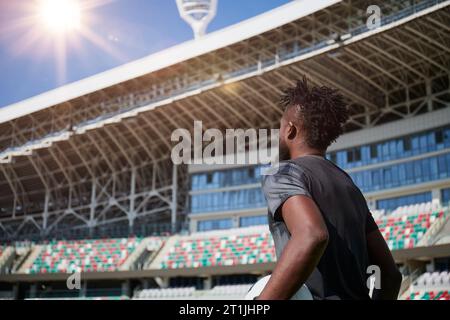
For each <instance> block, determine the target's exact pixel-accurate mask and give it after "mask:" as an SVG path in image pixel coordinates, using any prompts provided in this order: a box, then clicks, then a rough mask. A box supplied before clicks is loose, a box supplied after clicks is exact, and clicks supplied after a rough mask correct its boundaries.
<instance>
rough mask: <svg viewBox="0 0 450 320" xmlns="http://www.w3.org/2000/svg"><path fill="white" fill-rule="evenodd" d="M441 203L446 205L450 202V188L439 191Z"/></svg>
mask: <svg viewBox="0 0 450 320" xmlns="http://www.w3.org/2000/svg"><path fill="white" fill-rule="evenodd" d="M441 199H442V204H443V205H444V206H448V205H449V204H450V188H447V189H443V190H442V191H441Z"/></svg>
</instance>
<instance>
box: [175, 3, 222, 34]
mask: <svg viewBox="0 0 450 320" xmlns="http://www.w3.org/2000/svg"><path fill="white" fill-rule="evenodd" d="M176 1H177V6H178V11H179V12H180V16H181V18H182V19H183V20H184V21H186V22H187V23H188V24H189V25H190V26H191V27H192V30H193V31H194V37H195V39H198V38H200V37H202V36H204V35H205V33H206V28H207V27H208V24H209V23H210V22H211V21H212V19H213V18H214V17H215V16H216V13H217V2H218V0H176Z"/></svg>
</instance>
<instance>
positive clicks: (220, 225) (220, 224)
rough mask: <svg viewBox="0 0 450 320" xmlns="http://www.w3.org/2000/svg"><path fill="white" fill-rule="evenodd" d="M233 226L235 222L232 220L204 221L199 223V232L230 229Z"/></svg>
mask: <svg viewBox="0 0 450 320" xmlns="http://www.w3.org/2000/svg"><path fill="white" fill-rule="evenodd" d="M232 226H233V221H232V220H231V219H215V220H203V221H199V222H198V224H197V231H209V230H221V229H230V228H232Z"/></svg>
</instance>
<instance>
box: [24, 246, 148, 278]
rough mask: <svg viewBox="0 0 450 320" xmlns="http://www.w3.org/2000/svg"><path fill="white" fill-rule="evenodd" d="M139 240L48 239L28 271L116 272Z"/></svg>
mask: <svg viewBox="0 0 450 320" xmlns="http://www.w3.org/2000/svg"><path fill="white" fill-rule="evenodd" d="M141 240H142V239H141V238H122V239H101V240H77V241H64V240H61V241H51V242H49V243H47V244H46V245H45V246H44V247H43V249H42V251H41V253H40V254H39V256H38V257H37V258H36V259H35V260H34V261H33V264H32V265H31V267H30V268H29V270H28V273H55V272H62V273H66V272H75V271H82V272H96V271H116V270H117V269H118V268H119V267H120V265H122V264H123V263H124V262H125V260H126V259H127V257H128V256H129V255H130V254H131V252H132V251H133V250H134V249H135V248H136V247H137V246H138V245H139V243H140V242H141Z"/></svg>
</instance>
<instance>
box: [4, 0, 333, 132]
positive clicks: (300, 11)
mask: <svg viewBox="0 0 450 320" xmlns="http://www.w3.org/2000/svg"><path fill="white" fill-rule="evenodd" d="M338 2H341V0H315V1H308V3H307V4H306V1H305V0H300V1H292V2H290V3H287V4H285V5H283V6H281V7H278V8H275V9H273V10H271V11H268V12H266V13H263V14H261V15H258V16H256V17H253V18H251V19H248V20H245V21H243V22H240V23H238V24H235V25H232V26H229V27H227V28H224V29H221V30H218V31H216V32H213V33H210V34H208V35H206V36H204V37H203V38H200V39H198V40H191V41H187V42H184V43H182V44H179V45H176V46H173V47H171V48H168V49H166V50H163V51H160V52H157V53H155V54H152V55H149V56H147V57H145V58H142V59H139V60H136V61H133V62H130V63H127V64H124V65H122V66H119V67H116V68H113V69H111V70H108V71H105V72H102V73H99V74H96V75H94V76H91V77H88V78H85V79H82V80H80V81H77V82H74V83H71V84H68V85H65V86H62V87H59V88H57V89H54V90H51V91H48V92H45V93H43V94H40V95H37V96H34V97H32V98H29V99H26V100H23V101H21V102H18V103H15V104H11V105H9V106H6V107H3V108H1V109H0V123H3V122H7V121H10V120H13V119H16V118H19V117H22V116H24V115H27V114H30V113H33V112H36V111H39V110H43V109H45V108H48V107H51V106H53V105H56V104H58V103H62V102H65V101H68V100H71V99H74V98H78V97H80V96H83V95H85V94H89V93H92V92H95V91H97V90H101V89H104V88H107V87H110V86H113V85H116V84H118V83H121V82H124V81H127V80H130V79H133V78H136V77H140V76H143V75H145V74H149V73H152V72H155V71H158V70H161V69H164V68H167V67H169V66H171V65H175V64H177V63H180V62H182V61H186V60H188V59H191V58H194V57H196V56H199V55H202V54H206V53H208V52H212V51H214V50H217V49H220V48H223V47H226V46H229V45H231V44H234V43H237V42H240V41H242V40H245V39H248V38H251V37H254V36H256V35H258V34H261V33H263V32H266V31H269V30H272V29H275V28H277V27H280V26H282V25H285V24H287V23H289V22H292V21H295V20H297V19H300V18H302V17H305V16H307V15H309V14H312V13H314V12H316V11H319V10H321V9H323V8H326V7H328V6H331V5H333V4H336V3H338Z"/></svg>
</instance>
